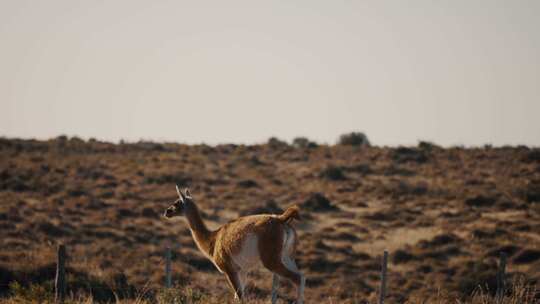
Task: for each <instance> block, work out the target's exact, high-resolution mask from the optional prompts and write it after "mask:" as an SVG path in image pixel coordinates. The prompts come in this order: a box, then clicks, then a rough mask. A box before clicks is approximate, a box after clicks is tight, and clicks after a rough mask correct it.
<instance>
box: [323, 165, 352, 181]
mask: <svg viewBox="0 0 540 304" xmlns="http://www.w3.org/2000/svg"><path fill="white" fill-rule="evenodd" d="M320 176H321V177H322V178H326V179H328V180H332V181H341V180H346V179H347V177H346V176H345V173H343V169H342V168H341V167H335V166H329V167H327V168H326V169H324V170H323V171H322V172H321V174H320Z"/></svg>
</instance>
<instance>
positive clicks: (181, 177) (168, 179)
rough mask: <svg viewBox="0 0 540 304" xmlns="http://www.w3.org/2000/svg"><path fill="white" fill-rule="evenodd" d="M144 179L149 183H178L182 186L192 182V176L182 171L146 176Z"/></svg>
mask: <svg viewBox="0 0 540 304" xmlns="http://www.w3.org/2000/svg"><path fill="white" fill-rule="evenodd" d="M144 181H145V182H146V183H147V184H159V185H163V184H177V185H178V186H180V187H186V186H188V185H189V184H190V183H191V181H192V178H191V177H190V176H187V175H186V174H184V173H182V172H177V173H166V174H156V175H150V176H146V177H145V179H144Z"/></svg>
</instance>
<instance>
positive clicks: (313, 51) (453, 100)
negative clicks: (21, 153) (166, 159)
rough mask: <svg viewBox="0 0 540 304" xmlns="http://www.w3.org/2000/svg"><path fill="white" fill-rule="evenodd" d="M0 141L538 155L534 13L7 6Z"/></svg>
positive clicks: (17, 1)
mask: <svg viewBox="0 0 540 304" xmlns="http://www.w3.org/2000/svg"><path fill="white" fill-rule="evenodd" d="M0 105H1V107H0V136H7V137H22V138H38V139H47V138H51V137H55V136H58V135H61V134H66V135H68V136H74V135H76V136H79V137H82V138H85V139H87V138H90V137H95V138H97V139H102V140H108V141H118V140H120V139H125V140H128V141H137V140H139V139H143V140H155V141H176V142H184V143H201V142H205V143H208V144H216V143H260V142H264V141H266V140H267V139H268V138H269V137H271V136H277V137H279V138H281V139H284V140H291V139H292V138H294V137H296V136H306V137H309V138H310V139H313V140H316V141H318V142H326V143H334V142H335V141H336V139H337V138H338V137H339V135H340V134H343V133H346V132H351V131H363V132H365V133H366V135H367V136H368V137H369V138H370V140H371V142H372V143H374V144H376V145H392V146H395V145H401V144H405V145H408V144H416V143H417V142H418V140H429V141H433V142H435V143H437V144H441V145H445V146H448V145H466V146H471V145H472V146H479V145H483V144H486V143H491V144H494V145H504V144H511V145H516V144H526V145H533V146H540V1H536V0H534V1H508V0H501V1H474V0H473V1H471V0H463V1H457V0H449V1H433V0H429V1H313V0H310V1H242V2H238V1H212V2H209V1H208V2H207V1H181V0H174V1H133V0H129V1H117V0H108V1H103V0H102V1H99V0H86V1H75V0H65V1H60V0H49V1H38V0H34V1H22V0H0Z"/></svg>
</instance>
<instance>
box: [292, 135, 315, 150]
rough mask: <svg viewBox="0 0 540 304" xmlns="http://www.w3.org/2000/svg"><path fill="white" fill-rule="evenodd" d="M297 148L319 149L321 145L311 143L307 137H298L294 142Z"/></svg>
mask: <svg viewBox="0 0 540 304" xmlns="http://www.w3.org/2000/svg"><path fill="white" fill-rule="evenodd" d="M292 145H293V147H295V148H317V147H318V146H319V145H318V144H317V143H315V142H313V141H310V140H309V139H308V138H307V137H296V138H295V139H293V142H292Z"/></svg>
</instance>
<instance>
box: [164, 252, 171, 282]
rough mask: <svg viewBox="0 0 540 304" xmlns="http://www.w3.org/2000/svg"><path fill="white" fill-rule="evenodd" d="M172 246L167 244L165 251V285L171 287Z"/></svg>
mask: <svg viewBox="0 0 540 304" xmlns="http://www.w3.org/2000/svg"><path fill="white" fill-rule="evenodd" d="M171 286H172V279H171V246H169V245H168V246H167V249H166V251H165V287H167V288H171Z"/></svg>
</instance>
